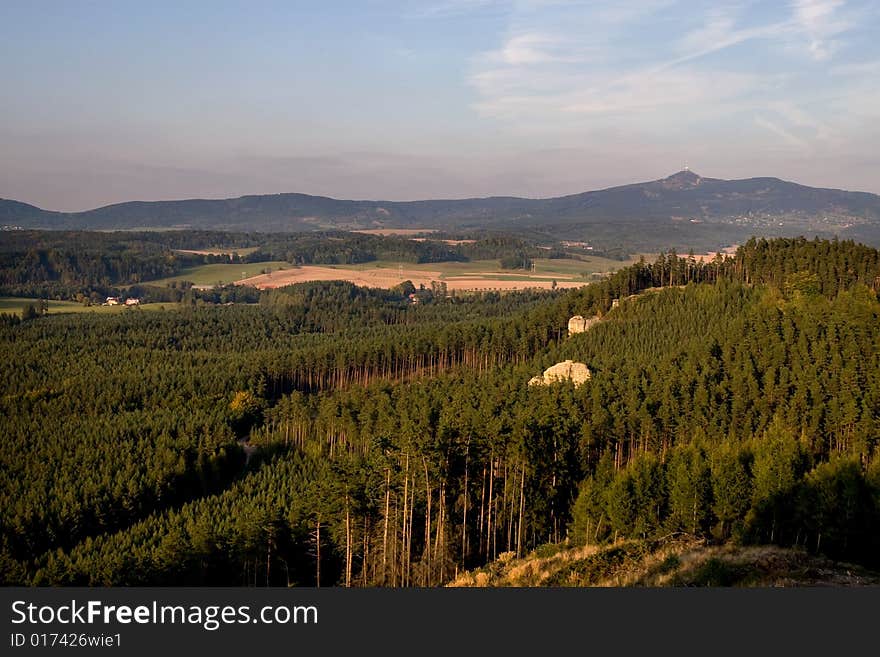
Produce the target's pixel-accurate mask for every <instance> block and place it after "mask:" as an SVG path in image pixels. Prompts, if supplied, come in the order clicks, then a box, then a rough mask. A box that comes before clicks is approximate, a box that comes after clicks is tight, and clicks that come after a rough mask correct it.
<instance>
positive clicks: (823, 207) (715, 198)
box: [0, 170, 880, 248]
mask: <svg viewBox="0 0 880 657" xmlns="http://www.w3.org/2000/svg"><path fill="white" fill-rule="evenodd" d="M0 225H2V226H4V227H5V228H7V229H9V228H13V227H14V228H27V229H64V230H81V229H82V230H133V229H185V228H189V229H214V230H237V231H240V230H246V231H260V232H275V231H309V230H327V229H343V230H358V229H371V228H408V229H425V230H428V229H433V230H442V231H458V232H463V231H479V230H502V229H503V230H505V231H512V232H518V233H521V234H531V235H536V236H541V235H543V236H553V237H556V238H560V239H562V238H565V239H589V240H592V241H595V242H597V243H601V244H604V245H606V246H611V245H614V246H618V245H621V244H626V245H628V246H630V247H632V248H645V247H648V246H650V247H654V248H656V247H658V246H659V247H667V246H685V245H687V246H692V247H695V248H701V247H707V248H711V247H713V246H718V245H722V244H724V243H732V242H735V241H737V240H740V239H743V238H744V237H746V236H748V235H752V234H759V235H767V236H772V235H788V234H809V235H813V234H816V235H822V236H830V235H838V236H841V237H846V238H850V237H851V238H854V239H857V240H860V241H866V242H869V243H877V242H878V241H880V196H878V195H876V194H870V193H866V192H852V191H844V190H839V189H823V188H815V187H807V186H804V185H799V184H796V183H793V182H788V181H785V180H781V179H779V178H747V179H742V180H723V179H718V178H705V177H702V176H699V175H698V174H696V173H694V172H693V171H689V170H684V171H679V172H677V173H675V174H673V175H671V176H668V177H666V178H662V179H660V180H654V181H650V182H642V183H635V184H630V185H624V186H620V187H611V188H608V189H602V190H597V191H588V192H583V193H580V194H573V195H569V196H561V197H555V198H544V199H529V198H518V197H498V196H496V197H487V198H469V199H455V200H424V201H370V200H339V199H334V198H329V197H324V196H311V195H308V194H297V193H289V194H269V195H260V196H242V197H239V198H233V199H218V200H209V199H190V200H179V201H129V202H125V203H117V204H114V205H108V206H104V207H100V208H96V209H94V210H87V211H84V212H53V211H49V210H43V209H41V208H38V207H36V206H33V205H29V204H27V203H22V202H19V201H14V200H6V199H0Z"/></svg>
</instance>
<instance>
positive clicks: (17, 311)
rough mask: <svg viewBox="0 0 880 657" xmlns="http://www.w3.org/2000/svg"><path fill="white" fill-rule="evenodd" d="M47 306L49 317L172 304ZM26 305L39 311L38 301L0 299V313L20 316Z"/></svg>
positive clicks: (68, 303)
mask: <svg viewBox="0 0 880 657" xmlns="http://www.w3.org/2000/svg"><path fill="white" fill-rule="evenodd" d="M45 303H46V304H47V309H48V313H49V314H50V315H60V314H64V313H118V312H124V311H131V310H161V309H162V307H163V306H171V305H172V304H161V303H144V304H140V305H139V306H135V307H130V306H125V305H122V304H120V305H117V306H101V305H91V306H85V305H83V304H81V303H79V302H77V301H54V300H50V301H47V302H45ZM28 305H33V306H34V308H36V309H37V310H39V308H40V299H30V298H25V297H0V313H12V314H14V315H21V312H22V311H23V310H24V309H25V308H27V306H28Z"/></svg>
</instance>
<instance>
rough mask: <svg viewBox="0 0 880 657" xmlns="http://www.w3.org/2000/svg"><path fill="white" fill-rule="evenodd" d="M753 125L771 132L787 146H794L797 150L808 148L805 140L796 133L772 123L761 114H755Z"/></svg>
mask: <svg viewBox="0 0 880 657" xmlns="http://www.w3.org/2000/svg"><path fill="white" fill-rule="evenodd" d="M755 125H757V126H759V127H761V128H764V129H765V130H767V131H769V132H771V133H772V134H774V135H775V136H776V137H778V138H779V139H780V140H782V141H783V142H784V143H786V144H788V145H789V146H794V147H795V148H797V149H799V150H804V151H806V150H809V144H808V143H807V142H806V141H805V140H803V139H801V138H800V137H797V136H796V135H794V134H792V133H791V132H789V131H788V130H786V129H785V128H783V127H782V126H780V125H778V124H777V123H774V122H773V121H771V120H769V119H767V118H765V117H763V116H756V117H755Z"/></svg>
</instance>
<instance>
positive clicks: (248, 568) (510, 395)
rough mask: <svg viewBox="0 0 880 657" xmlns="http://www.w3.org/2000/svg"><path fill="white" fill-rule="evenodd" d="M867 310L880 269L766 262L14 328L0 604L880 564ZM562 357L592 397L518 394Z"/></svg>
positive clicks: (348, 292)
mask: <svg viewBox="0 0 880 657" xmlns="http://www.w3.org/2000/svg"><path fill="white" fill-rule="evenodd" d="M132 239H133V240H134V242H133V243H132V246H131V247H130V248H132V249H134V248H142V249H143V252H144V253H148V252H151V251H150V249H151V248H152V247H147V246H142V247H136V246H135V244H136V243H137V240H138V238H136V237H133V238H132ZM162 239H166V238H162ZM167 239H169V240H171V239H173V238H171V237H168V238H167ZM217 239H220V238H219V237H218V236H215V235H210V236H206V237H205V240H206V244H207V243H208V242H212V241H213V242H212V243H216V240H217ZM147 241H148V242H149V240H147ZM166 246H168V245H165V246H163V247H162V248H165V247H166ZM53 248H54V247H53ZM95 248H96V249H97V251H96V254H97V252H98V251H100V249H101V246H100V245H99V246H96V247H95ZM7 253H15V251H14V249H13V250H9V251H7ZM277 255H278V254H277V253H273V254H272V256H273V257H277ZM96 257H97V256H96ZM156 257H157V258H158V259H157V261H156V262H157V263H158V262H159V261H160V260H161V256H159V255H157V256H156ZM19 259H20V256H12V255H10V256H9V260H8V263H11V264H10V267H12V268H13V269H15V268H16V267H18V270H19V271H20V272H27V271H30V270H29V269H28V267H30V265H27V266H25V265H24V264H20V263H19ZM111 261H113V260H112V258H111ZM123 261H124V258H122V260H119V261H118V262H123ZM28 262H30V263H31V264H32V265H33V266H34V267H36V268H37V269H39V266H40V265H37V264H36V263H37V262H38V260H29V261H28ZM47 271H48V270H47ZM53 271H58V270H57V269H55V270H53ZM20 276H21V277H20V278H19V279H17V280H18V281H19V282H18V283H16V284H17V285H23V286H27V285H31V284H32V283H33V281H32V279H31V278H29V276H30V275H29V274H27V273H21V274H20ZM878 290H880V253H878V251H877V250H875V249H871V248H868V247H865V246H862V245H859V244H856V243H853V242H843V241H825V240H806V239H776V240H751V241H749V242H748V243H746V244H744V245H743V246H741V247H740V248H739V249H738V250H737V252H736V253H735V254H734V255H732V256H730V257H725V256H721V255H719V256H718V257H717V258H716V259H714V260H712V261H708V262H702V261H699V260H696V259H695V258H693V257H679V256H678V255H677V254H675V253H666V254H663V255H661V256H660V257H659V258H658V259H657V260H656V261H654V262H646V261H644V260H642V261H641V262H638V263H636V264H634V265H632V266H631V267H627V268H624V269H622V270H620V271H618V272H617V273H615V274H613V275H611V276H609V277H608V278H606V279H604V280H602V281H599V282H596V283H593V284H591V285H588V286H584V287H582V288H578V289H575V290H570V291H566V292H561V291H548V292H544V293H539V292H518V293H510V294H504V295H501V294H497V293H487V294H474V295H469V296H457V297H451V296H443V295H441V294H437V295H434V296H432V298H431V300H430V303H420V304H412V303H408V301H407V296H406V295H405V294H404V293H403V292H404V290H403V289H401V290H396V291H395V290H386V291H379V290H365V289H362V288H358V287H356V286H353V285H351V284H348V283H341V282H329V283H309V284H301V285H296V286H292V287H289V288H281V289H278V290H274V291H271V292H270V293H264V294H262V295H260V296H259V299H258V301H259V302H258V303H252V304H248V305H243V304H235V305H230V306H225V305H221V304H219V303H218V304H213V303H207V304H204V305H198V306H192V305H184V306H180V307H177V306H169V307H168V308H167V309H166V310H164V311H161V312H150V313H146V312H144V313H140V312H132V313H120V314H83V315H59V316H45V317H44V316H37V317H33V318H31V319H30V320H29V321H24V322H21V321H18V319H17V318H14V319H13V318H8V317H7V318H6V319H5V320H4V321H3V322H0V348H2V350H3V353H4V355H6V358H4V359H3V360H2V362H0V376H2V380H3V381H4V386H3V389H2V396H0V436H2V437H0V440H2V441H3V445H2V448H3V449H2V456H0V470H2V472H3V473H4V476H3V477H2V480H0V504H2V506H3V509H4V511H3V515H2V526H0V548H2V551H0V577H2V580H3V581H4V583H7V584H30V585H66V584H84V585H112V584H143V585H146V584H172V583H174V584H211V585H215V584H216V585H251V586H253V585H293V584H299V585H315V584H320V585H334V584H336V585H363V586H370V585H391V586H407V585H428V586H430V585H438V584H442V583H445V582H447V581H449V580H450V579H451V578H452V577H453V576H454V574H455V572H456V571H457V570H460V569H462V568H469V567H474V566H479V565H482V564H485V563H486V562H487V561H489V560H492V559H494V558H496V557H498V556H499V555H501V554H503V553H506V552H513V553H516V554H523V553H524V552H525V551H527V550H530V549H533V548H535V547H537V546H540V545H542V544H544V543H548V542H560V541H564V540H568V541H570V542H575V543H585V542H591V543H592V542H608V541H614V540H615V539H619V538H624V537H645V538H649V537H658V536H663V535H667V534H669V533H675V532H680V533H687V534H689V535H695V536H700V537H704V538H706V539H707V540H710V541H717V542H723V541H729V540H735V541H740V542H745V543H774V544H779V545H784V546H798V547H799V548H801V549H805V550H809V551H812V552H819V553H823V554H826V555H829V556H832V557H834V558H840V559H846V560H851V561H855V562H860V563H863V564H866V565H872V566H877V565H878V562H877V558H878V556H877V555H878V554H880V455H878V440H880V349H878V347H880V303H878V296H877V295H878ZM576 314H579V315H583V316H584V317H594V316H598V317H600V318H601V321H599V322H597V323H596V324H594V325H592V326H591V327H590V328H589V330H587V331H585V332H583V333H579V334H576V335H573V336H571V337H569V336H568V334H567V330H566V327H567V322H568V319H569V318H570V317H571V316H573V315H576ZM564 359H572V360H576V361H579V362H583V363H585V364H587V365H588V366H589V368H590V371H591V372H592V377H591V379H590V381H589V383H588V384H586V385H583V386H579V387H577V388H576V387H574V386H573V385H571V384H568V383H558V384H553V385H550V386H542V387H529V386H528V385H527V381H528V380H529V378H530V377H531V376H534V375H535V374H538V373H540V372H541V371H543V370H544V369H545V368H547V367H548V366H549V365H552V364H553V363H556V362H559V361H561V360H564Z"/></svg>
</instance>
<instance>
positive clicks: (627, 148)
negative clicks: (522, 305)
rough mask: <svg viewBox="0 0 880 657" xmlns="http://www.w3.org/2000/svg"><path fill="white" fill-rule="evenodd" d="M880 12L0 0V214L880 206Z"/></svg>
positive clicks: (481, 1) (792, 7)
mask: <svg viewBox="0 0 880 657" xmlns="http://www.w3.org/2000/svg"><path fill="white" fill-rule="evenodd" d="M878 34H880V3H878V2H876V1H875V0H791V1H784V0H775V1H772V2H748V1H743V2H737V1H733V2H723V1H721V2H718V1H713V2H701V1H699V0H686V1H680V2H678V1H675V0H641V1H629V0H614V1H608V2H605V1H602V0H591V1H580V0H570V1H562V0H559V1H554V0H519V1H517V0H424V1H415V0H411V1H410V0H401V1H391V0H358V1H352V2H348V1H342V0H324V1H315V2H301V1H296V0H286V1H283V2H282V1H279V2H260V1H259V0H251V1H249V2H244V1H240V2H223V1H222V0H214V1H211V2H195V1H190V2H180V1H175V2H164V1H161V0H151V1H150V2H142V1H138V2H127V1H125V0H115V1H112V2H85V1H76V0H69V1H64V2H62V1H57V0H56V1H43V0H25V1H19V0H0V197H2V198H12V199H16V200H20V201H25V202H28V203H33V204H35V205H38V206H40V207H43V208H46V209H52V210H67V211H74V210H84V209H89V208H93V207H97V206H101V205H106V204H110V203H115V202H120V201H126V200H158V199H179V198H227V197H236V196H241V195H244V194H269V193H279V192H302V193H307V194H320V195H325V196H332V197H336V198H358V199H384V200H411V199H419V198H459V197H471V196H490V195H514V196H529V197H548V196H557V195H563V194H570V193H577V192H581V191H586V190H590V189H598V188H603V187H608V186H612V185H618V184H626V183H630V182H638V181H643V180H653V179H658V178H662V177H665V176H667V175H669V174H671V173H674V172H675V171H678V170H680V169H682V168H683V167H684V166H688V167H690V169H691V170H693V171H696V172H697V173H699V174H700V175H703V176H707V177H716V178H746V177H752V176H777V177H780V178H784V179H788V180H794V181H796V182H800V183H803V184H807V185H814V186H823V187H838V188H843V189H853V190H864V191H871V192H875V193H880V175H878V174H880V40H878V39H877V38H876V37H877V35H878Z"/></svg>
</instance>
